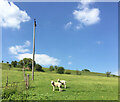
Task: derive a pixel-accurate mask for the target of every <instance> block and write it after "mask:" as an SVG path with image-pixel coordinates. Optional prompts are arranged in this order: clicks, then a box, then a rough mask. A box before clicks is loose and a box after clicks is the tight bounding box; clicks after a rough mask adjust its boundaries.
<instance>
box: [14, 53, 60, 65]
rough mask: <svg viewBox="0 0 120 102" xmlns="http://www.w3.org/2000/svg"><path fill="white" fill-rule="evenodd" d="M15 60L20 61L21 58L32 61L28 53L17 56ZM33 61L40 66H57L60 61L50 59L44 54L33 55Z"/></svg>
mask: <svg viewBox="0 0 120 102" xmlns="http://www.w3.org/2000/svg"><path fill="white" fill-rule="evenodd" d="M16 58H17V59H19V60H22V59H23V58H31V59H32V54H30V53H24V54H18V55H17V56H16ZM35 61H36V63H38V64H40V65H59V63H60V60H58V59H57V58H54V57H50V56H48V55H46V54H35Z"/></svg>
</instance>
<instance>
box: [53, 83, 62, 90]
mask: <svg viewBox="0 0 120 102" xmlns="http://www.w3.org/2000/svg"><path fill="white" fill-rule="evenodd" d="M51 85H52V86H53V91H55V87H58V88H59V91H61V87H62V83H59V82H54V81H51Z"/></svg>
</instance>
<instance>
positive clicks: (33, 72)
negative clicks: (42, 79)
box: [32, 19, 36, 80]
mask: <svg viewBox="0 0 120 102" xmlns="http://www.w3.org/2000/svg"><path fill="white" fill-rule="evenodd" d="M35 28H36V20H35V19H34V32H33V60H32V80H34V60H35V59H34V58H35Z"/></svg>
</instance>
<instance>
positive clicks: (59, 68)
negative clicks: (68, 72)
mask: <svg viewBox="0 0 120 102" xmlns="http://www.w3.org/2000/svg"><path fill="white" fill-rule="evenodd" d="M64 70H65V69H64V67H58V68H57V70H56V72H57V73H59V74H64Z"/></svg>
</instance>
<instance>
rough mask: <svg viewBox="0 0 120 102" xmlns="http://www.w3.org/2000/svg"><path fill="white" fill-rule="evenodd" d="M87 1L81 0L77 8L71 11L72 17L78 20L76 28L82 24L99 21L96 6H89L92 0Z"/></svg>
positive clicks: (98, 12) (86, 24)
mask: <svg viewBox="0 0 120 102" xmlns="http://www.w3.org/2000/svg"><path fill="white" fill-rule="evenodd" d="M87 1H88V2H85V1H84V0H81V2H80V4H79V6H78V10H74V12H73V15H74V18H75V19H76V20H77V21H78V22H79V24H78V25H77V26H76V29H80V28H81V27H82V26H88V25H92V24H96V23H98V22H99V21H100V17H99V14H100V10H99V9H98V8H90V7H89V6H90V4H91V2H93V0H87Z"/></svg>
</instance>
